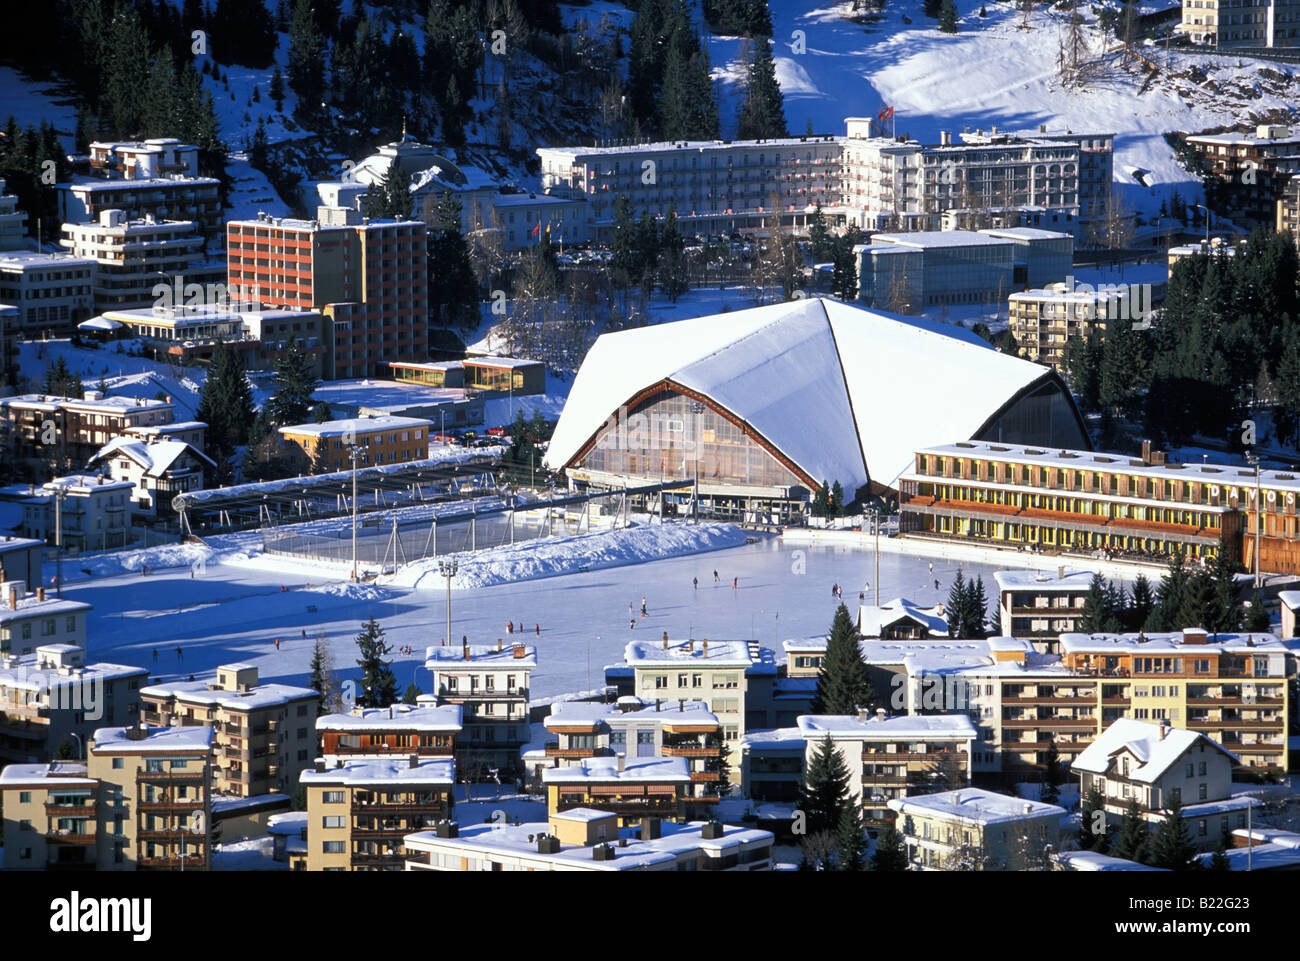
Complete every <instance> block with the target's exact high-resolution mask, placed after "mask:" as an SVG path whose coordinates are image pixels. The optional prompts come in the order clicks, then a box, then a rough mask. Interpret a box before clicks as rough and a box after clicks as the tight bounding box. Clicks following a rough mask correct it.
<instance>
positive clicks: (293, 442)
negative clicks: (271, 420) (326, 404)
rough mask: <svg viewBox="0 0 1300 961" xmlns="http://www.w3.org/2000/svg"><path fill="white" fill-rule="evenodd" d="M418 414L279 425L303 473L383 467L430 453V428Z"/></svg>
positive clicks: (298, 469) (283, 438) (292, 458)
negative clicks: (354, 467)
mask: <svg viewBox="0 0 1300 961" xmlns="http://www.w3.org/2000/svg"><path fill="white" fill-rule="evenodd" d="M432 426H433V421H430V420H425V419H423V418H420V417H354V418H351V419H349V420H328V421H325V422H323V423H320V424H291V425H290V426H288V427H281V428H280V437H281V439H282V441H283V443H284V446H285V449H286V451H287V453H288V457H289V462H290V463H291V464H292V465H293V467H294V469H295V470H297V471H299V472H302V473H310V472H317V473H330V472H333V471H341V470H347V469H348V468H349V467H351V466H352V450H353V448H356V450H357V460H356V465H357V466H358V467H382V466H384V465H387V464H405V463H408V462H409V461H413V460H424V459H425V458H427V457H428V456H429V428H431V427H432Z"/></svg>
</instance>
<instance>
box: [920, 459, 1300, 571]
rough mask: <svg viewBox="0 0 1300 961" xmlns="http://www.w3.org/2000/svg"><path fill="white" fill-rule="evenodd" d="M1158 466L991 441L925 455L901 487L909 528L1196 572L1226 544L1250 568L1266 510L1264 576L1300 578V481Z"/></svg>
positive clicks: (1209, 467)
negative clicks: (1180, 557)
mask: <svg viewBox="0 0 1300 961" xmlns="http://www.w3.org/2000/svg"><path fill="white" fill-rule="evenodd" d="M1162 461H1163V455H1155V454H1151V455H1148V456H1147V457H1145V458H1137V457H1130V456H1128V455H1124V454H1100V453H1093V452H1091V451H1076V450H1055V449H1052V450H1048V449H1043V448H1034V447H1026V446H1023V445H1019V444H999V443H994V442H990V441H960V442H958V443H955V444H945V445H942V446H939V447H930V448H926V449H925V450H921V451H918V452H917V454H916V469H915V470H914V471H911V472H909V473H906V474H904V475H902V477H901V478H900V487H901V495H900V498H899V507H900V510H901V513H902V521H901V529H902V531H903V532H904V533H907V534H911V535H914V536H916V535H919V536H934V537H942V538H952V539H957V540H973V541H980V542H983V543H992V544H996V545H999V546H1003V547H1008V548H1009V547H1017V548H1020V547H1024V548H1028V549H1030V550H1035V549H1036V550H1048V551H1058V552H1066V551H1069V552H1074V553H1085V554H1090V555H1091V554H1095V553H1096V552H1098V551H1107V552H1111V553H1114V554H1119V555H1131V556H1136V557H1142V558H1147V559H1155V560H1162V559H1164V558H1166V557H1168V556H1170V555H1172V554H1173V553H1174V552H1175V551H1181V552H1183V554H1184V555H1185V556H1186V557H1187V558H1188V559H1189V560H1191V561H1194V562H1195V561H1201V560H1203V559H1209V558H1212V557H1214V556H1215V555H1216V554H1217V552H1218V549H1219V543H1220V540H1221V539H1223V540H1225V541H1226V543H1227V545H1228V550H1229V552H1230V555H1231V559H1232V560H1234V561H1241V562H1242V563H1243V564H1245V565H1246V566H1247V567H1248V568H1249V567H1253V566H1254V564H1255V535H1254V531H1255V524H1256V514H1257V508H1258V514H1259V517H1260V520H1261V521H1262V523H1263V527H1262V536H1261V538H1260V564H1259V566H1260V569H1261V570H1263V571H1269V572H1272V573H1280V574H1296V573H1300V526H1298V525H1300V513H1297V510H1296V496H1297V492H1300V479H1297V477H1296V475H1295V474H1293V473H1290V472H1288V471H1277V470H1265V471H1261V472H1260V475H1259V479H1258V482H1257V481H1256V475H1255V472H1254V471H1253V470H1251V469H1249V468H1246V467H1239V466H1233V465H1227V464H1166V463H1163V462H1162ZM1257 483H1258V487H1257ZM1257 491H1258V493H1259V501H1260V504H1259V505H1257V504H1256V494H1257Z"/></svg>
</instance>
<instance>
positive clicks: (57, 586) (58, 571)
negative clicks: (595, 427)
mask: <svg viewBox="0 0 1300 961" xmlns="http://www.w3.org/2000/svg"><path fill="white" fill-rule="evenodd" d="M67 496H68V490H67V488H65V487H64V486H62V485H59V486H58V487H56V488H55V489H54V557H55V569H54V590H55V594H56V595H57V596H58V597H62V596H63V498H65V497H67Z"/></svg>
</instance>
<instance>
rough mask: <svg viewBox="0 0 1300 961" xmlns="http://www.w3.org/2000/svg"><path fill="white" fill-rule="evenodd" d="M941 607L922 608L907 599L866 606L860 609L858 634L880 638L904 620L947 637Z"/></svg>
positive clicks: (896, 599)
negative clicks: (884, 632) (890, 627)
mask: <svg viewBox="0 0 1300 961" xmlns="http://www.w3.org/2000/svg"><path fill="white" fill-rule="evenodd" d="M941 610H942V608H941V606H939V605H936V606H935V607H929V608H926V607H921V606H919V605H917V604H914V603H912V602H911V601H909V600H908V599H907V598H905V597H896V598H894V599H893V600H892V601H888V602H886V603H884V604H882V605H880V606H879V607H876V606H874V605H871V604H864V605H863V606H862V607H859V608H858V632H859V633H860V634H861V635H862V636H863V637H879V636H880V632H881V631H882V630H883V629H884V628H886V627H889V626H890V625H891V624H897V623H898V622H899V621H901V620H903V619H907V620H911V621H914V622H915V623H917V624H920V625H921V626H922V627H924V628H925V629H926V630H928V631H929V632H930V633H931V634H941V635H944V636H947V634H948V622H947V621H946V620H945V619H944V617H943V615H942V614H941V613H940V611H941Z"/></svg>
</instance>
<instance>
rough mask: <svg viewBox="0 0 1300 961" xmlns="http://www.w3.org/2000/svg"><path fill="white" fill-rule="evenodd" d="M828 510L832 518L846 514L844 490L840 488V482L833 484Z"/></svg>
mask: <svg viewBox="0 0 1300 961" xmlns="http://www.w3.org/2000/svg"><path fill="white" fill-rule="evenodd" d="M826 508H827V512H828V513H829V514H830V516H831V517H840V516H842V515H843V514H844V488H843V487H841V486H840V482H839V481H836V482H835V483H833V484H831V494H830V500H829V501H828V502H827V505H826Z"/></svg>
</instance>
